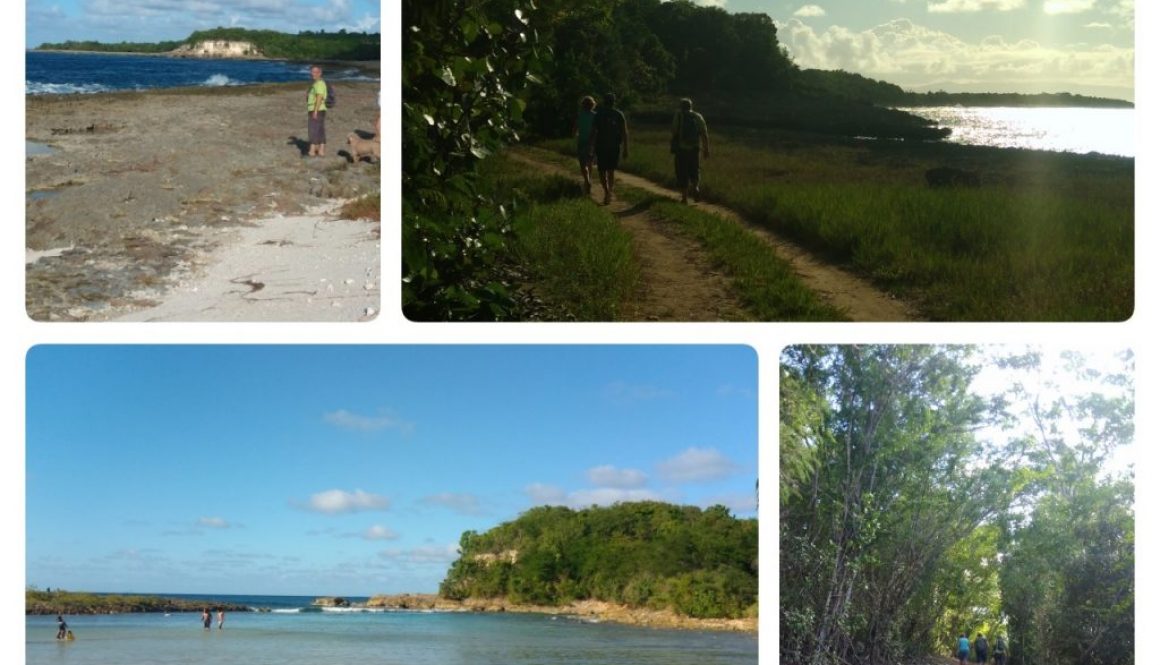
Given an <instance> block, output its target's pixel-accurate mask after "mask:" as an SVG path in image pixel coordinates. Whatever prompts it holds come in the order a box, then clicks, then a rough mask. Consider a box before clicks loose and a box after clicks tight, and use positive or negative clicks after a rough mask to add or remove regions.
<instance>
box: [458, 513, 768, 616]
mask: <svg viewBox="0 0 1160 665" xmlns="http://www.w3.org/2000/svg"><path fill="white" fill-rule="evenodd" d="M459 550H460V555H459V559H458V560H457V561H456V562H455V563H454V564H453V565H452V567H451V570H450V571H449V572H448V573H447V578H446V579H445V580H444V581H443V583H442V584H441V585H440V587H439V593H440V595H442V596H444V597H445V598H452V599H456V600H461V599H464V598H471V597H474V598H497V597H505V598H507V599H509V600H511V601H513V602H517V603H532V604H540V605H559V604H563V603H567V602H569V601H573V600H584V599H595V600H604V601H609V602H615V603H621V604H625V605H629V606H632V607H649V608H654V609H660V608H669V609H672V610H674V611H676V612H678V613H680V614H684V615H688V616H692V617H698V618H718V617H727V618H736V617H742V616H756V613H757V520H755V519H737V518H735V517H733V516H731V515H730V514H729V510H728V509H727V508H725V507H723V506H713V507H711V508H708V509H705V510H702V509H700V508H697V507H694V506H675V505H670V504H665V503H658V502H638V503H620V504H616V505H614V506H610V507H606V508H601V507H592V508H586V509H583V510H572V509H569V508H564V507H547V506H545V507H539V508H533V509H531V510H529V511H527V512H525V513H523V514H522V515H520V517H519V518H517V519H516V520H514V521H511V522H505V523H503V524H500V525H499V526H497V527H495V528H493V529H491V530H489V531H487V532H486V533H476V532H474V531H468V532H466V533H464V534H463V537H462V538H461V539H460V541H459Z"/></svg>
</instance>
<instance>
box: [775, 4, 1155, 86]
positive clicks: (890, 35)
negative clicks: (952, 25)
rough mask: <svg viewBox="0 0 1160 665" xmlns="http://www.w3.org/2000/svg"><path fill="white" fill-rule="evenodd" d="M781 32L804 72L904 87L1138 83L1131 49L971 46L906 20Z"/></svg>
mask: <svg viewBox="0 0 1160 665" xmlns="http://www.w3.org/2000/svg"><path fill="white" fill-rule="evenodd" d="M778 35H779V37H781V39H782V42H783V43H784V44H785V45H786V47H787V48H788V49H789V51H790V53H791V54H792V56H793V58H794V61H795V62H796V63H797V64H798V65H799V66H801V67H803V68H816V69H844V70H846V71H851V72H857V73H859V74H862V75H864V76H869V77H872V78H879V79H885V80H887V81H889V82H891V83H895V84H898V85H901V86H903V87H904V88H905V87H909V88H912V89H914V88H926V87H938V88H945V89H951V90H953V89H959V90H988V91H993V92H1004V91H1030V92H1058V91H1063V90H1066V91H1069V92H1083V90H1084V86H1089V87H1090V88H1093V89H1106V88H1104V86H1113V87H1119V88H1123V89H1125V90H1128V91H1131V90H1132V88H1133V86H1134V66H1135V52H1134V50H1133V49H1132V48H1122V47H1116V46H1110V45H1096V46H1091V45H1068V46H1063V47H1047V46H1043V45H1042V44H1039V43H1037V42H1035V41H1033V40H1028V39H1023V40H1018V41H1013V42H1012V41H1007V40H1006V39H1005V38H1003V37H1000V36H991V37H987V38H985V39H983V40H981V41H979V42H975V43H970V42H965V41H963V40H961V39H959V38H958V37H955V36H954V35H951V34H948V33H945V32H941V31H939V30H934V29H931V28H927V27H925V26H921V25H917V24H915V23H912V22H911V21H909V20H906V19H896V20H894V21H890V22H889V23H884V24H882V25H878V26H875V27H873V28H870V29H868V30H863V31H858V32H855V31H852V30H849V29H847V28H844V27H842V26H830V27H829V28H827V29H825V30H815V29H814V28H812V27H810V26H808V25H806V24H805V23H803V22H802V21H800V20H798V19H790V20H789V21H788V22H786V24H785V25H784V26H781V28H780V29H779V30H778ZM1129 94H1130V92H1129Z"/></svg>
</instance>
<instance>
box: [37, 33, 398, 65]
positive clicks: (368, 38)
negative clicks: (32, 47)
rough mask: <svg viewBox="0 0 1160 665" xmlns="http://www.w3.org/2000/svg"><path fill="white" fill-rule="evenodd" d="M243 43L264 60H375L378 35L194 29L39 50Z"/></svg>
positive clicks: (152, 49)
mask: <svg viewBox="0 0 1160 665" xmlns="http://www.w3.org/2000/svg"><path fill="white" fill-rule="evenodd" d="M222 40H229V41H247V42H252V43H253V44H254V46H256V47H257V48H258V50H259V51H261V53H262V55H264V56H266V57H268V58H285V59H287V60H378V59H379V52H380V49H379V44H380V37H379V34H378V33H367V32H347V31H346V30H340V31H338V32H326V31H318V32H312V31H303V32H299V33H298V34H296V35H293V34H289V33H285V32H276V31H274V30H247V29H245V28H214V29H212V30H198V31H196V32H194V33H192V34H191V35H190V36H189V37H187V38H186V39H185V40H183V41H179V42H174V41H165V42H156V43H131V42H120V43H117V44H114V43H103V42H94V41H67V42H63V43H60V44H41V45H40V46H38V47H37V48H38V49H39V50H55V51H102V52H119V53H167V52H169V51H172V50H174V49H176V48H177V47H179V46H181V45H182V44H194V43H197V42H201V41H222Z"/></svg>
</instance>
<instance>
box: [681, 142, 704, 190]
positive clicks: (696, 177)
mask: <svg viewBox="0 0 1160 665" xmlns="http://www.w3.org/2000/svg"><path fill="white" fill-rule="evenodd" d="M675 161H676V163H677V186H678V187H680V188H681V189H684V188H685V187H686V186H688V184H689V183H690V182H692V184H693V185H694V186H695V185H697V184H699V183H700V182H701V153H699V152H697V151H696V150H678V151H677V154H676V158H675Z"/></svg>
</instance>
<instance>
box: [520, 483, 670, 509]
mask: <svg viewBox="0 0 1160 665" xmlns="http://www.w3.org/2000/svg"><path fill="white" fill-rule="evenodd" d="M524 493H525V494H527V495H528V498H529V499H531V501H532V503H533V504H534V505H538V506H567V507H569V508H587V507H589V506H592V505H597V506H609V505H612V504H614V503H618V502H622V501H663V500H665V499H664V497H662V496H661V495H660V494H658V493H656V492H653V491H652V490H646V489H633V488H618V487H596V488H590V489H582V490H576V491H574V492H565V491H564V490H562V489H560V488H559V487H555V486H553V485H544V484H541V483H533V484H531V485H528V486H527V487H526V488H524Z"/></svg>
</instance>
